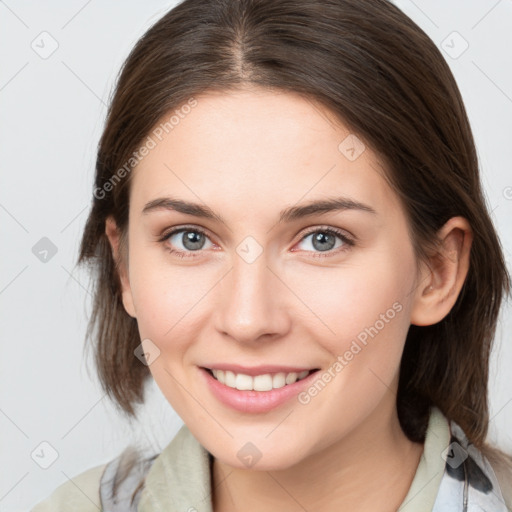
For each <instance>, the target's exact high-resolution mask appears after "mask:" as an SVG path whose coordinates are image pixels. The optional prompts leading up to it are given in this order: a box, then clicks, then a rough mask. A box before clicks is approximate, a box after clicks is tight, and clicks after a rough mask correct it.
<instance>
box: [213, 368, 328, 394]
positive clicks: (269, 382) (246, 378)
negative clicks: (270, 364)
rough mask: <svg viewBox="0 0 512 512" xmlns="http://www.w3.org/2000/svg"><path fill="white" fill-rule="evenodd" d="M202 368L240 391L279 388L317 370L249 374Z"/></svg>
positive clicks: (221, 381)
mask: <svg viewBox="0 0 512 512" xmlns="http://www.w3.org/2000/svg"><path fill="white" fill-rule="evenodd" d="M203 369H204V370H206V371H207V372H208V373H209V374H210V375H211V376H212V377H213V378H214V379H216V380H217V381H219V382H220V383H221V384H224V385H225V386H228V387H230V388H233V389H238V390H240V391H270V390H272V389H279V388H282V387H285V386H289V385H290V384H294V383H295V382H297V381H300V380H302V379H305V378H306V377H308V376H309V375H311V374H312V373H314V372H317V371H318V370H319V369H318V368H315V369H313V370H304V371H302V372H300V373H297V372H290V373H284V372H277V373H265V374H262V375H256V376H251V375H246V374H243V373H234V372H232V371H229V370H226V371H224V370H216V369H215V368H213V369H212V368H203Z"/></svg>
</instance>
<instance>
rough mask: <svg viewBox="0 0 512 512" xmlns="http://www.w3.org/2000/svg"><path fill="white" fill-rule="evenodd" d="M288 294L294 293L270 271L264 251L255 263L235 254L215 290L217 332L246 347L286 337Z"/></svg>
mask: <svg viewBox="0 0 512 512" xmlns="http://www.w3.org/2000/svg"><path fill="white" fill-rule="evenodd" d="M286 295H288V298H289V296H291V295H292V293H291V292H290V290H289V289H288V288H287V287H286V285H285V283H283V280H282V279H281V278H280V277H279V276H278V273H277V272H276V271H275V270H273V269H272V268H270V266H269V262H268V260H267V258H266V255H265V252H263V253H262V254H261V255H260V256H259V257H258V258H256V260H255V261H252V262H251V261H250V260H245V259H244V258H243V257H241V256H239V255H238V254H235V255H234V257H233V266H232V268H231V269H230V270H229V272H228V273H227V274H226V275H225V276H224V278H223V279H221V281H220V282H219V283H218V288H217V290H216V299H218V300H217V301H216V303H217V307H216V310H215V313H214V318H215V326H216V329H217V331H218V332H219V333H220V334H221V335H223V336H229V337H230V338H233V339H235V340H237V341H238V342H239V343H243V344H254V343H256V344H258V343H259V342H261V341H263V340H265V339H272V340H274V339H276V338H279V337H281V336H284V335H285V334H286V332H287V331H288V330H289V329H290V325H291V322H290V307H289V306H290V305H289V304H288V303H287V298H286Z"/></svg>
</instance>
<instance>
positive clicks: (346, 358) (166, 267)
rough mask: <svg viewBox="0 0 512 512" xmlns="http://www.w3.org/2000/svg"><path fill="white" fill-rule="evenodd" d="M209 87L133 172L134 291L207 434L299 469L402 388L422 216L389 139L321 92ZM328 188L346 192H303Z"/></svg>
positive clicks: (192, 425) (188, 413) (126, 293)
mask: <svg viewBox="0 0 512 512" xmlns="http://www.w3.org/2000/svg"><path fill="white" fill-rule="evenodd" d="M196 100H197V104H195V106H194V107H193V108H191V109H186V111H187V112H188V111H189V110H190V112H189V113H187V114H186V115H183V116H181V117H179V123H177V124H175V125H174V127H173V128H172V130H168V132H169V133H168V134H165V131H164V135H165V136H162V134H161V132H162V130H161V129H160V131H158V132H155V131H154V132H153V135H152V138H153V140H154V141H155V143H156V145H154V147H153V148H152V149H150V151H149V153H148V154H147V155H146V156H145V157H144V158H143V159H142V161H141V162H140V163H139V164H138V165H137V167H136V168H135V169H134V170H133V171H132V172H133V176H132V178H133V181H132V184H131V196H130V212H129V228H128V241H129V242H128V268H127V274H126V278H125V279H124V284H123V287H124V290H123V301H124V304H125V308H126V310H127V311H128V313H130V314H131V315H132V316H135V317H136V318H137V322H138V326H139V330H140V335H141V339H143V340H145V341H144V342H143V346H144V347H145V350H146V352H147V353H148V354H149V357H150V365H149V369H150V371H151V373H152V376H153V377H154V379H155V381H156V383H157V385H158V386H159V388H160V389H161V391H162V393H163V394H164V395H165V397H166V398H167V399H168V401H169V403H170V404H171V405H172V407H173V408H174V410H175V411H176V412H177V413H178V414H179V415H180V417H181V418H182V419H183V421H184V422H185V423H186V424H187V426H188V427H189V429H190V430H191V432H192V433H193V434H194V435H195V437H196V438H197V439H198V440H199V441H200V442H201V444H203V446H205V447H206V448H207V450H209V451H210V452H211V453H212V454H213V455H214V456H215V457H217V458H218V459H220V460H222V461H223V462H224V463H226V464H229V465H231V466H235V467H240V468H243V467H245V466H247V463H246V462H245V460H244V456H245V455H247V454H248V455H253V456H256V457H261V460H260V462H259V467H261V468H262V469H276V468H285V467H289V466H291V465H293V464H296V463H298V462H300V461H301V460H302V459H304V458H306V457H308V456H309V455H313V454H315V453H317V452H319V451H320V450H323V449H326V448H328V447H329V446H331V445H333V443H336V442H337V441H340V440H342V439H344V438H346V437H347V436H349V435H350V433H351V432H354V431H355V430H356V429H357V428H358V427H360V426H361V425H362V424H363V423H364V422H365V420H366V419H367V418H369V417H370V416H371V415H372V413H374V412H375V411H377V410H378V409H379V407H381V406H382V404H383V403H384V402H386V403H388V404H391V406H393V405H394V402H393V400H394V395H393V394H392V393H390V389H396V385H397V376H398V369H399V364H400V358H401V354H402V350H403V346H404V342H405V337H406V334H407V330H408V328H409V325H410V320H411V315H410V313H411V309H412V307H413V301H414V297H415V292H414V290H415V289H416V287H417V285H418V282H417V271H416V270H417V267H416V261H415V257H414V253H413V248H412V244H411V240H410V238H409V234H408V229H407V221H406V217H405V214H404V211H403V209H402V207H401V205H400V204H399V202H398V199H397V196H396V194H395V193H394V192H393V191H392V189H391V188H390V187H389V185H388V184H387V182H386V180H385V179H384V178H383V168H382V166H381V164H380V162H379V160H378V159H377V157H376V155H375V154H374V153H373V152H372V151H371V150H370V148H368V147H366V148H365V147H364V146H363V145H362V142H361V141H360V140H359V139H357V138H354V134H351V133H350V131H349V130H348V128H347V127H345V126H344V125H343V124H342V123H340V122H339V121H335V120H334V118H333V116H332V115H329V112H328V111H326V110H325V109H324V108H322V107H321V106H320V105H317V104H314V103H313V102H311V101H308V100H306V99H304V98H303V97H301V96H299V95H296V94H292V93H285V92H279V93H278V92H269V91H264V90H260V89H245V90H240V91H238V92H236V93H234V92H230V93H224V94H223V93H219V92H216V93H213V92H212V93H208V94H205V95H202V96H198V97H196ZM184 111H185V110H184ZM154 133H159V134H160V136H159V137H157V136H155V135H154ZM160 138H161V139H162V140H159V139H160ZM149 145H150V146H153V143H150V144H149ZM335 200H338V201H339V202H338V203H337V207H336V208H333V207H332V205H333V204H334V202H335ZM173 201H175V202H173ZM179 202H181V203H179ZM317 202H324V203H325V202H330V203H329V204H330V205H331V207H330V208H327V207H325V204H324V208H322V207H321V206H322V205H320V208H316V209H315V208H314V207H310V208H303V207H304V206H306V205H311V204H313V203H317ZM185 203H194V204H196V205H198V207H197V208H192V207H183V206H184V204H185ZM180 205H181V206H180ZM200 211H203V213H204V212H205V211H207V212H210V213H212V214H211V215H209V216H208V215H200ZM282 212H284V214H283V213H282ZM176 230H179V231H177V232H175V233H172V232H173V231H176ZM205 368H208V369H215V373H216V374H217V376H218V377H219V372H217V370H219V369H221V370H223V374H222V373H221V374H220V377H219V379H220V380H216V379H215V378H214V377H213V375H211V374H210V373H209V372H208V371H207V370H205ZM230 368H231V370H229V369H230ZM294 370H295V372H294ZM311 370H317V371H316V372H313V373H309V374H308V376H306V377H304V378H302V379H301V380H298V381H297V382H295V383H290V384H286V382H287V381H288V382H292V381H293V380H294V375H293V373H295V374H299V375H298V376H299V377H303V376H304V373H305V372H306V371H311ZM228 372H232V373H233V375H229V374H228ZM237 374H242V375H238V376H237ZM280 374H284V375H280ZM290 374H291V375H290ZM222 375H224V379H227V380H228V381H227V382H225V383H224V384H223V383H222V379H223V377H222ZM253 376H256V377H253ZM283 384H286V385H283ZM233 386H235V387H233ZM270 386H275V389H274V388H273V389H268V388H269V387H270ZM236 387H238V388H243V389H235V388H236ZM247 388H249V389H247ZM251 388H255V389H253V390H251ZM390 397H391V398H392V399H393V400H391V399H390ZM249 442H250V443H252V444H247V443H249ZM244 450H245V451H244Z"/></svg>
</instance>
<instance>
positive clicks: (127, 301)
mask: <svg viewBox="0 0 512 512" xmlns="http://www.w3.org/2000/svg"><path fill="white" fill-rule="evenodd" d="M105 234H106V235H107V238H108V240H109V242H110V246H111V248H112V257H113V258H114V261H116V262H117V261H119V265H118V271H119V280H120V282H121V296H122V299H123V306H124V309H125V310H126V312H127V313H128V314H129V315H130V316H131V317H133V318H136V317H137V316H136V314H135V307H134V304H133V296H132V290H131V288H130V281H129V279H128V270H127V265H126V263H127V262H126V261H125V259H126V257H127V255H126V256H125V255H123V254H120V247H119V241H120V232H119V229H118V228H117V225H116V222H115V220H114V219H113V218H112V217H111V216H109V217H107V219H106V221H105Z"/></svg>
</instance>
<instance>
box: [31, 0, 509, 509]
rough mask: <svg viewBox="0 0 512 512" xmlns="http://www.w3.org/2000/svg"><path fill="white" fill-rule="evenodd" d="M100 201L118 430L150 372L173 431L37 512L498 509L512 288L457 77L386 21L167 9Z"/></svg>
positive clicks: (151, 37)
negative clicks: (497, 391)
mask: <svg viewBox="0 0 512 512" xmlns="http://www.w3.org/2000/svg"><path fill="white" fill-rule="evenodd" d="M93 195H94V199H93V205H92V209H91V212H90V215H89V218H88V221H87V224H86V227H85V232H84V234H83V239H82V245H81V251H80V258H79V261H80V262H81V263H89V264H91V266H92V268H93V270H94V271H95V274H94V275H95V279H96V281H95V282H96V290H95V302H94V311H93V315H92V317H91V323H90V330H89V334H90V335H91V336H92V339H93V341H94V346H95V356H96V363H97V367H98V372H99V377H100V380H101V383H102V385H103V388H104V389H105V391H106V392H108V393H109V396H110V397H111V398H113V400H114V401H115V403H116V404H118V405H119V407H120V408H121V410H122V411H123V412H125V413H126V414H127V415H130V416H134V415H135V409H134V405H135V404H136V403H141V402H143V400H144V383H145V382H146V381H148V379H150V377H153V378H154V379H155V381H156V383H157V385H158V386H159V388H160V389H161V391H162V393H163V394H164V395H165V397H166V398H167V400H168V401H169V403H170V405H171V406H172V407H173V409H174V410H175V411H176V412H177V413H178V414H179V416H180V417H181V418H182V419H183V421H184V426H183V427H182V429H181V430H180V431H179V433H178V434H177V435H176V437H175V438H174V439H173V441H172V442H171V443H170V444H169V445H168V446H167V447H166V448H165V449H164V451H163V452H162V453H161V454H154V455H153V456H151V457H148V456H142V455H138V454H137V453H136V452H134V451H133V450H131V449H127V450H125V452H123V454H121V455H120V456H119V457H118V458H117V459H115V460H114V461H111V462H110V463H109V464H104V465H102V466H98V467H96V468H92V469H91V470H89V471H88V472H85V473H83V474H82V475H80V476H79V477H78V478H77V479H75V480H74V484H73V485H71V484H64V485H63V486H61V488H59V489H58V490H56V491H55V493H54V495H52V496H51V497H50V498H49V499H48V500H47V501H46V502H44V503H42V504H40V505H38V506H36V507H35V508H34V509H33V510H34V511H35V512H42V511H45V510H54V509H60V508H61V507H63V506H64V505H65V504H66V505H69V503H71V502H72V503H73V510H84V511H85V510H96V509H97V507H98V506H101V508H102V509H104V510H111V511H112V510H140V511H150V510H172V511H178V510H189V511H195V510H197V511H212V512H213V511H214V512H226V511H232V510H244V511H245V512H247V511H248V512H252V511H257V510H263V509H265V510H267V509H268V510H273V509H279V510H280V511H283V510H284V511H288V510H289V511H292V510H300V509H304V510H322V511H331V510H336V511H344V510H347V511H348V510H350V511H366V510H379V511H394V510H401V511H415V512H426V511H431V510H434V511H436V512H441V511H457V510H461V511H463V510H469V511H471V510H493V511H506V510H507V505H508V508H509V509H510V507H511V504H510V502H511V495H510V481H511V476H510V474H511V472H510V467H511V464H512V462H511V460H510V457H508V456H507V455H506V454H504V453H503V452H501V451H500V450H498V449H497V448H495V447H492V446H490V445H488V444H487V443H486V441H485V439H486V434H487V430H488V423H489V414H488V403H487V379H488V365H489V354H490V350H491V347H492V340H493V338H494V332H495V327H496V321H497V316H498V313H499V309H500V305H501V301H502V297H503V295H504V294H506V293H508V292H509V288H510V279H509V275H508V273H507V270H506V266H505V263H504V258H503V254H502V250H501V246H500V243H499V240H498V237H497V235H496V232H495V229H494V227H493V225H492V222H491V220H490V216H489V212H488V210H487V207H486V205H485V201H484V198H483V194H482V189H481V184H480V180H479V169H478V162H477V157H476V151H475V146H474V141H473V137H472V133H471V129H470V126H469V122H468V119H467V116H466V112H465V109H464V105H463V102H462V99H461V96H460V93H459V90H458V88H457V85H456V83H455V80H454V78H453V75H452V74H451V72H450V70H449V67H448V66H447V64H446V63H445V61H444V60H443V58H442V56H441V54H440V53H439V51H438V49H437V48H436V46H435V45H434V43H433V42H432V41H431V40H430V39H429V38H428V37H427V35H426V34H425V33H424V32H423V31H422V30H421V29H420V28H419V27H418V26H417V25H415V24H414V23H413V22H412V21H411V20H410V19H408V18H407V17H406V16H405V15H404V14H403V13H402V12H401V11H400V10H399V9H397V8H396V7H395V6H393V5H392V4H391V3H389V2H387V1H385V0H365V1H361V0H321V1H319V0H315V1H286V0H285V1H281V2H272V1H270V0H258V1H256V0H252V1H251V0H239V1H232V0H216V1H207V2H205V1H204V0H185V1H183V2H182V3H180V4H179V5H178V6H177V7H175V8H174V9H172V10H171V11H170V12H169V13H167V14H166V15H165V16H164V17H163V18H162V19H161V20H159V21H158V22H157V23H156V24H155V25H154V26H153V27H152V28H150V30H148V32H147V33H146V34H145V35H144V36H143V37H142V39H141V40H140V41H139V42H138V43H137V45H136V46H135V48H134V49H133V51H132V52H131V54H130V56H129V57H128V59H127V61H126V63H125V65H124V66H123V69H122V73H121V74H120V77H119V80H118V84H117V87H116V91H115V94H114V97H113V99H112V103H111V106H110V109H109V113H108V119H107V122H106V126H105V130H104V133H103V136H102V138H101V141H100V144H99V149H98V155H97V166H96V180H95V187H94V192H93ZM494 470H496V472H495V471H494ZM84 496H85V498H84ZM71 500H72V501H71ZM478 507H480V508H478Z"/></svg>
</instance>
